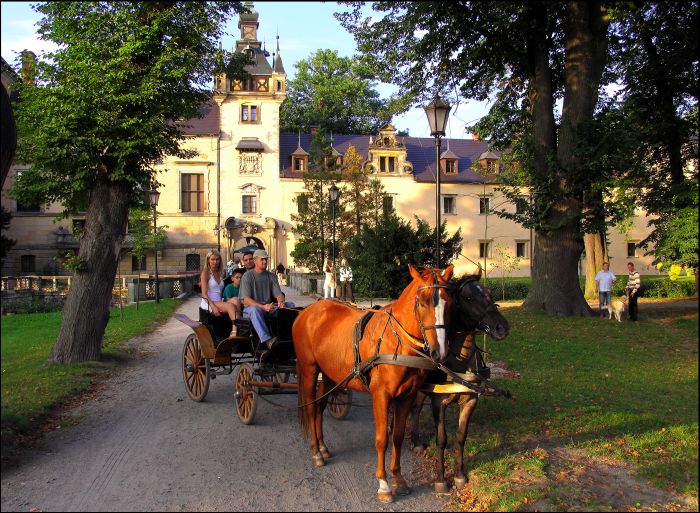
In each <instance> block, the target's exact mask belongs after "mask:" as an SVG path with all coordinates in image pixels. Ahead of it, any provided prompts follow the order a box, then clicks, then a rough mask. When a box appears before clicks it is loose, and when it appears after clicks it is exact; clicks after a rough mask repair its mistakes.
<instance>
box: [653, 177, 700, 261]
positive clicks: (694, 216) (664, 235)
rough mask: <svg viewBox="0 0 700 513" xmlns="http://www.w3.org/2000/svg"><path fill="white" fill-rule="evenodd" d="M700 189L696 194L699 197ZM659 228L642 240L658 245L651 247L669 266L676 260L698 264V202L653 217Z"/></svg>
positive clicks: (654, 223) (655, 224) (656, 226)
mask: <svg viewBox="0 0 700 513" xmlns="http://www.w3.org/2000/svg"><path fill="white" fill-rule="evenodd" d="M697 197H698V196H697V190H696V191H695V198H696V200H697ZM651 223H652V224H653V225H654V227H655V228H656V230H655V231H654V232H653V233H652V234H651V235H650V236H649V237H647V239H645V240H644V241H643V243H642V244H644V245H645V246H646V245H649V244H650V243H651V242H654V243H655V244H654V246H653V247H652V248H651V250H650V251H649V252H650V253H653V254H654V255H655V256H656V260H655V262H662V263H663V264H664V267H666V268H668V267H670V266H671V265H673V264H680V265H682V266H686V267H691V268H697V267H698V205H697V201H696V203H695V205H692V206H689V207H686V208H683V209H681V210H678V211H675V212H668V213H666V214H664V215H662V216H661V217H659V218H658V219H654V220H652V221H651Z"/></svg>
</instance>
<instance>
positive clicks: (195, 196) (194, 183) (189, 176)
mask: <svg viewBox="0 0 700 513" xmlns="http://www.w3.org/2000/svg"><path fill="white" fill-rule="evenodd" d="M180 210H182V211H183V212H204V174H203V173H182V174H181V175H180Z"/></svg>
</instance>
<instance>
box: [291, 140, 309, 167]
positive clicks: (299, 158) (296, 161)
mask: <svg viewBox="0 0 700 513" xmlns="http://www.w3.org/2000/svg"><path fill="white" fill-rule="evenodd" d="M290 158H291V159H292V162H291V164H292V171H299V172H303V171H306V170H307V169H308V168H309V154H308V153H307V152H306V151H305V150H304V148H302V147H301V136H299V143H298V144H297V149H296V150H294V152H292V155H291V157H290Z"/></svg>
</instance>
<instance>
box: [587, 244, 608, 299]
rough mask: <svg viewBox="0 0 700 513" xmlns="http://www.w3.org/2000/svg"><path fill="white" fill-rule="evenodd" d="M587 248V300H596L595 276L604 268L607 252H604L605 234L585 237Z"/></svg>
mask: <svg viewBox="0 0 700 513" xmlns="http://www.w3.org/2000/svg"><path fill="white" fill-rule="evenodd" d="M583 243H584V245H585V247H586V291H585V293H584V296H585V297H586V299H596V298H597V297H598V294H597V293H596V290H595V289H596V287H595V275H596V274H598V271H600V270H601V269H602V268H603V262H605V252H604V251H603V234H601V233H600V232H596V233H586V234H584V235H583Z"/></svg>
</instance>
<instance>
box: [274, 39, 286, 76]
mask: <svg viewBox="0 0 700 513" xmlns="http://www.w3.org/2000/svg"><path fill="white" fill-rule="evenodd" d="M273 66H274V70H275V73H279V74H281V75H282V74H284V75H286V74H287V73H286V72H285V71H284V64H282V55H280V36H279V34H277V49H276V50H275V62H274V64H273Z"/></svg>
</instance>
